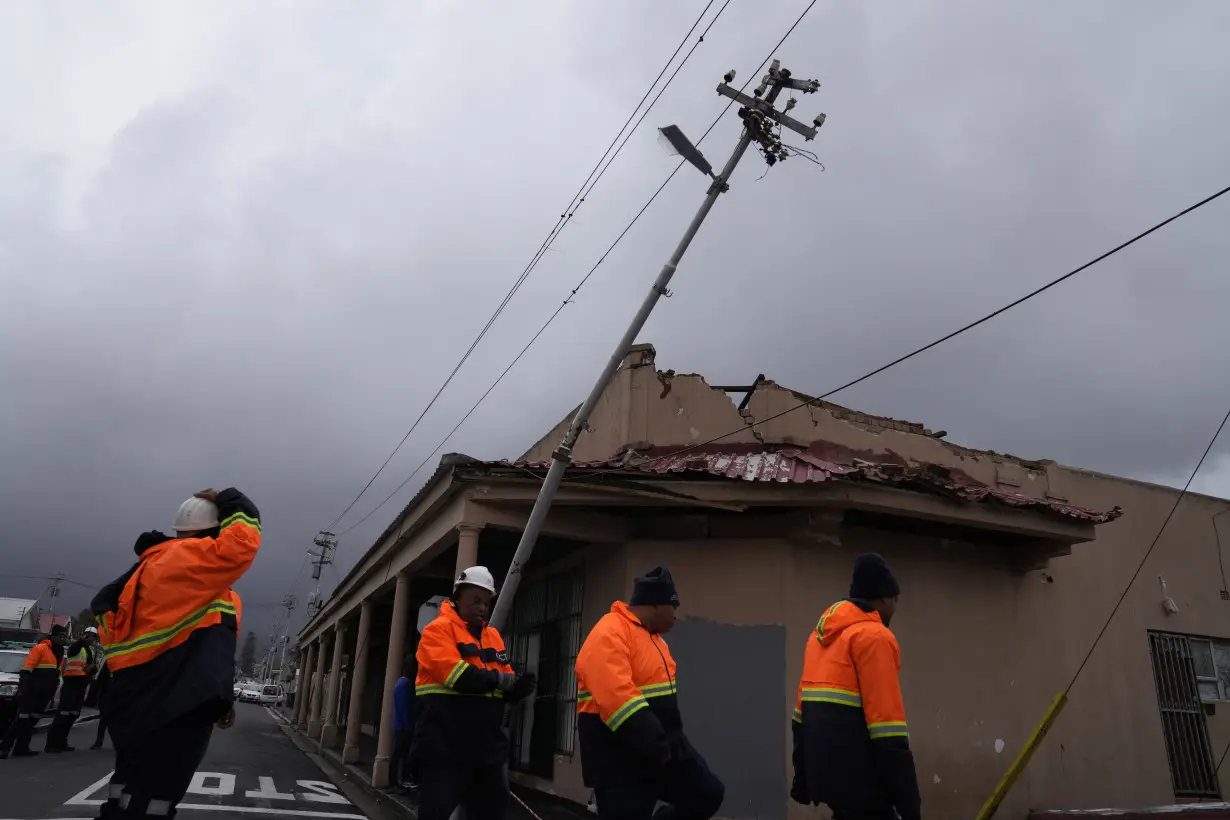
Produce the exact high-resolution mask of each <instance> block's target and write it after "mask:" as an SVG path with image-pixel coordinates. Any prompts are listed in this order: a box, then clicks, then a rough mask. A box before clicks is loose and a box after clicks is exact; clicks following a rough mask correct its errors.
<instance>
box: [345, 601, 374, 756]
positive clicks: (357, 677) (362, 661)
mask: <svg viewBox="0 0 1230 820" xmlns="http://www.w3.org/2000/svg"><path fill="white" fill-rule="evenodd" d="M371 634H372V602H371V601H364V602H363V603H362V604H361V605H360V606H359V632H358V634H357V635H355V652H354V658H353V659H351V662H350V705H349V707H348V709H347V711H346V745H345V746H343V747H342V762H343V763H354V762H355V761H357V760H358V759H359V738H360V737H361V736H362V729H363V690H364V689H366V688H367V657H368V655H369V654H370V653H369V652H368V646H367V644H368V641H369V640H370V639H371Z"/></svg>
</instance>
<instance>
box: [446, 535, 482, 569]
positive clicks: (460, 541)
mask: <svg viewBox="0 0 1230 820" xmlns="http://www.w3.org/2000/svg"><path fill="white" fill-rule="evenodd" d="M482 531H483V528H482V527H480V526H478V525H477V524H458V525H457V570H456V571H455V572H454V573H453V577H454V578H456V577H458V576H459V575H461V571H462V570H463V569H469V568H470V567H472V566H475V565H476V564H478V534H479V533H481V532H482Z"/></svg>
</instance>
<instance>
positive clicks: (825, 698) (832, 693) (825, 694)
mask: <svg viewBox="0 0 1230 820" xmlns="http://www.w3.org/2000/svg"><path fill="white" fill-rule="evenodd" d="M803 702H804V703H836V704H839V705H841V706H862V705H863V697H862V695H860V694H859V693H858V692H851V691H850V690H849V689H833V688H830V687H827V686H818V687H814V688H804V689H803Z"/></svg>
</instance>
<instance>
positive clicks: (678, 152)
mask: <svg viewBox="0 0 1230 820" xmlns="http://www.w3.org/2000/svg"><path fill="white" fill-rule="evenodd" d="M658 142H659V143H660V144H661V145H662V147H663V148H665V149H666V153H667V154H669V155H670V156H672V157H683V158H684V159H685V160H687V161H688V163H689V164H691V165H692V167H694V168H696V169H697V170H699V171H700V172H701V173H702V174H704V175H705V176H707V177H711V178H715V179H716V177H714V176H713V166H712V165H710V164H709V160H707V159H705V155H704V154H702V153H701V152H700V149H699V148H697V147H696V146H695V145H693V144H692V141H691V140H690V139H688V138H687V136H686V135H685V134H684V133H683V131H682V130H681V129H680V128H679V126H678V125H668V126H666V127H665V128H659V129H658Z"/></svg>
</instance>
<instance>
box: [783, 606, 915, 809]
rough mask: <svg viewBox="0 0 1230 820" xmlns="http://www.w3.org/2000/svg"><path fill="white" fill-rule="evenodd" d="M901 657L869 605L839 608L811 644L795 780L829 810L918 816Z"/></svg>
mask: <svg viewBox="0 0 1230 820" xmlns="http://www.w3.org/2000/svg"><path fill="white" fill-rule="evenodd" d="M900 669H901V650H900V648H899V647H898V645H897V639H896V637H894V636H893V633H892V632H890V631H889V630H888V627H886V626H884V624H883V622H882V621H881V620H880V615H879V613H877V612H874V611H871V607H870V605H869V604H866V603H864V602H859V601H838V602H837V603H835V604H833V605H832V606H830V607H829V608H828V609H827V610H825V612H824V614H823V615H822V616H821V617H820V620H819V622H818V623H817V624H816V629H815V631H814V632H813V633H812V634H811V635H810V636H809V637H808V640H807V648H806V650H805V651H804V653H803V676H802V679H801V680H800V681H799V695H798V701H797V702H796V706H795V709H794V715H793V719H792V726H793V734H794V768H795V777H796V778H797V779H799V780H801V781H802V782H803V783H804V784H805V785H806V789H807V794H808V796H809V797H810V798H811V799H813V800H817V801H820V802H822V803H826V804H827V805H828V806H829V807H830V808H834V809H844V810H847V811H850V810H861V811H868V812H875V811H879V812H884V811H885V809H887V808H888V807H890V806H891V807H894V808H896V810H897V812H898V813H899V814H900V815H901V817H902V818H903V820H913V818H917V817H918V816H919V795H918V780H917V777H916V775H915V771H914V756H913V754H912V753H911V752H910V740H909V730H908V727H907V725H906V719H905V705H904V703H903V700H902V697H901V686H900V684H899V682H898V672H899V671H900Z"/></svg>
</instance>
